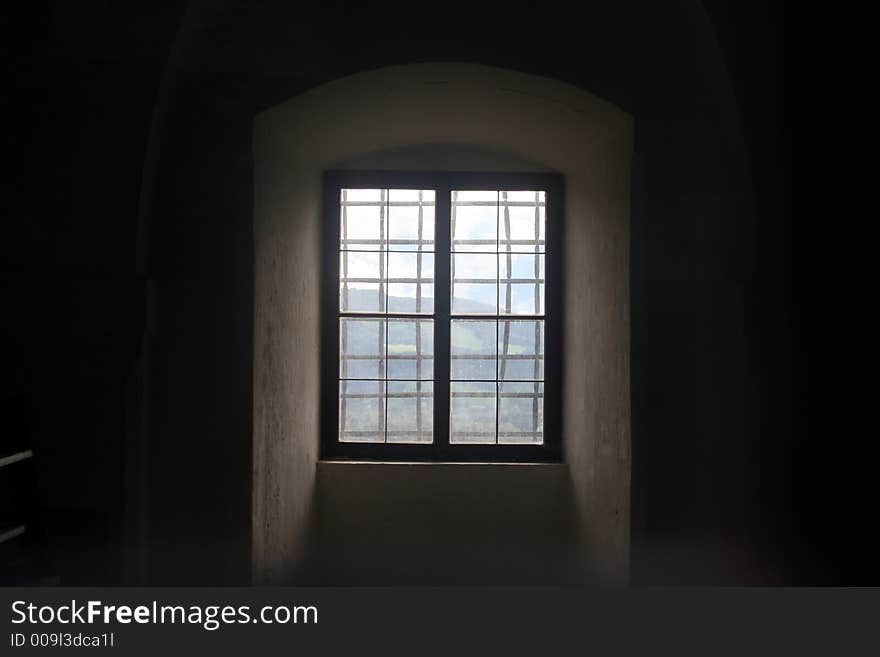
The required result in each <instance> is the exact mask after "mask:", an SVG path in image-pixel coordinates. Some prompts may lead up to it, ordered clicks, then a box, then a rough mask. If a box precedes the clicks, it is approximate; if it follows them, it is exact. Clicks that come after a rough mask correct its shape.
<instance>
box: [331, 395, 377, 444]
mask: <svg viewBox="0 0 880 657" xmlns="http://www.w3.org/2000/svg"><path fill="white" fill-rule="evenodd" d="M384 386H385V382H384V381H346V380H342V381H340V382H339V440H340V441H342V442H374V443H381V442H384V441H385V390H384Z"/></svg>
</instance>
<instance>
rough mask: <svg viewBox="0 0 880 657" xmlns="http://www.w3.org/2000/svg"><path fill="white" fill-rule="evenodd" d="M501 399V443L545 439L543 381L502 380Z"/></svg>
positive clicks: (531, 441)
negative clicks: (516, 381) (510, 381)
mask: <svg viewBox="0 0 880 657" xmlns="http://www.w3.org/2000/svg"><path fill="white" fill-rule="evenodd" d="M500 388H501V393H500V397H499V400H498V442H499V443H508V444H510V443H529V444H541V443H543V442H544V384H543V383H537V382H535V383H502V384H500Z"/></svg>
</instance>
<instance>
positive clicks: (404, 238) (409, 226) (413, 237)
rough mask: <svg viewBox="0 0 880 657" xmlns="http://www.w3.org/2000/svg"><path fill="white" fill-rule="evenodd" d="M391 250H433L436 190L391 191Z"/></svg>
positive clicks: (389, 231)
mask: <svg viewBox="0 0 880 657" xmlns="http://www.w3.org/2000/svg"><path fill="white" fill-rule="evenodd" d="M388 249H389V250H391V251H433V250H434V190H433V189H426V190H419V189H391V190H388Z"/></svg>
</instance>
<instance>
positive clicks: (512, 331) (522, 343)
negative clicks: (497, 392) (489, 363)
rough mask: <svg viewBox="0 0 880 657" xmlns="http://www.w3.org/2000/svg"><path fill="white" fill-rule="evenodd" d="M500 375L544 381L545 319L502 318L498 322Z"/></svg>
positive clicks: (513, 379) (508, 377)
mask: <svg viewBox="0 0 880 657" xmlns="http://www.w3.org/2000/svg"><path fill="white" fill-rule="evenodd" d="M498 378H499V379H500V380H501V381H533V380H534V381H543V380H544V321H543V320H501V321H500V322H499V325H498Z"/></svg>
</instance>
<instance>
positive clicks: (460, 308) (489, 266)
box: [451, 253, 498, 315]
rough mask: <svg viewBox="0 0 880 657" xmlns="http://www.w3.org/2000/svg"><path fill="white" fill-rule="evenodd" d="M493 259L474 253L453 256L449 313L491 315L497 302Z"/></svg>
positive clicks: (491, 256) (495, 266)
mask: <svg viewBox="0 0 880 657" xmlns="http://www.w3.org/2000/svg"><path fill="white" fill-rule="evenodd" d="M496 257H497V256H494V255H484V254H476V253H456V254H453V256H452V272H451V273H452V313H453V314H474V315H476V314H480V315H494V314H495V312H496V309H497V299H498V297H497V294H498V288H497V285H496V280H497V278H496V277H497V275H498V271H497V267H498V264H497V262H496Z"/></svg>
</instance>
